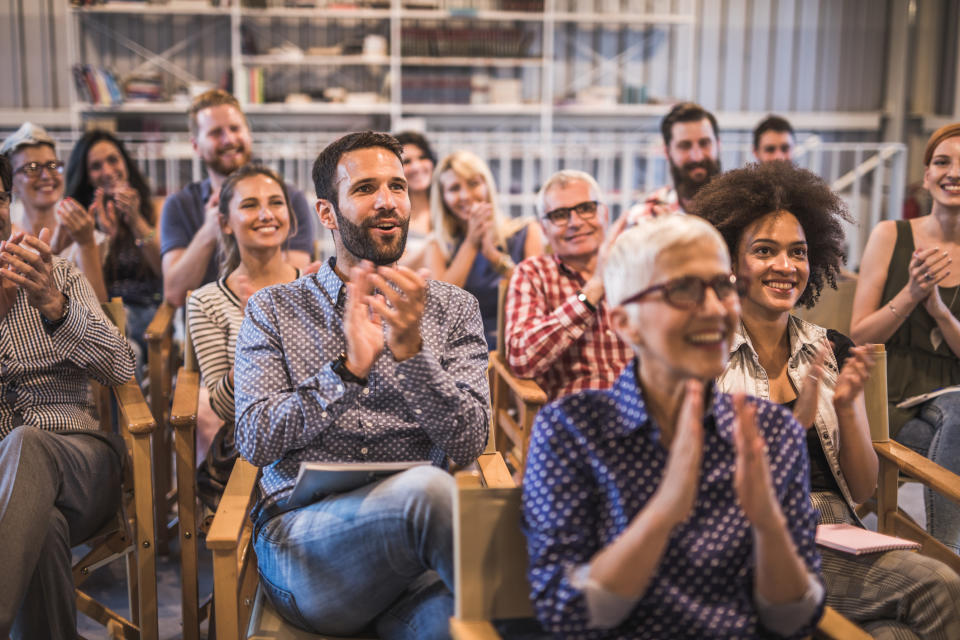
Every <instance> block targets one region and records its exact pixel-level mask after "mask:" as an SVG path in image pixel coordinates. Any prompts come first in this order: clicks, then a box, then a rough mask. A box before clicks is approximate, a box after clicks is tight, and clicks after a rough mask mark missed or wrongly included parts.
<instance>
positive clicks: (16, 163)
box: [10, 144, 63, 212]
mask: <svg viewBox="0 0 960 640" xmlns="http://www.w3.org/2000/svg"><path fill="white" fill-rule="evenodd" d="M56 161H57V154H56V153H54V151H53V149H52V148H50V147H49V146H47V145H45V144H38V145H34V146H31V147H23V148H22V149H20V150H19V151H17V152H16V153H14V154H13V157H11V158H10V164H12V165H13V171H14V174H13V189H12V191H13V193H14V195H16V196H17V198H18V199H20V200H21V201H22V202H23V205H24V207H25V208H26V209H27V211H28V212H31V211H38V210H40V209H49V208H50V207H53V206H54V205H55V204H57V202H59V201H60V199H61V198H62V197H63V174H62V173H60V172H57V171H50V170H49V169H46V168H44V169H42V170H41V171H40V173H39V174H37V175H35V176H28V175H27V174H26V172H24V171H17V169H20V168H21V167H23V166H24V165H26V164H29V163H31V162H38V163H40V164H46V163H48V162H56Z"/></svg>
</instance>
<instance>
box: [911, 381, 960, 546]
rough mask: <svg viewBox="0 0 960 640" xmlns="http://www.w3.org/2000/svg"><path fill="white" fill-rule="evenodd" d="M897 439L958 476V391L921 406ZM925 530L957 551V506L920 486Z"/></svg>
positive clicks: (959, 512)
mask: <svg viewBox="0 0 960 640" xmlns="http://www.w3.org/2000/svg"><path fill="white" fill-rule="evenodd" d="M896 439H897V441H898V442H900V443H901V444H903V445H905V446H907V447H910V448H911V449H913V450H914V451H916V452H917V453H920V454H923V455H925V456H926V457H928V458H930V459H931V460H933V461H934V462H936V463H937V464H939V465H940V466H942V467H944V468H945V469H947V470H949V471H951V472H953V473H955V474H958V475H960V392H957V393H948V394H945V395H942V396H939V397H937V398H934V399H933V400H930V401H929V402H926V403H925V404H924V405H923V406H922V407H921V408H920V413H918V414H917V417H915V418H913V419H912V420H910V421H909V422H907V423H906V424H905V425H903V427H902V428H901V429H900V431H899V433H897V437H896ZM924 497H925V499H926V506H927V530H928V531H929V532H930V534H931V535H932V536H933V537H934V538H936V539H937V540H939V541H940V542H942V543H943V544H945V545H947V546H948V547H950V548H951V549H953V550H954V551H955V552H957V553H960V506H957V505H956V504H954V503H953V502H951V501H950V500H948V499H947V498H945V497H943V496H942V495H940V494H939V493H937V492H936V491H932V490H931V489H929V488H926V489H924Z"/></svg>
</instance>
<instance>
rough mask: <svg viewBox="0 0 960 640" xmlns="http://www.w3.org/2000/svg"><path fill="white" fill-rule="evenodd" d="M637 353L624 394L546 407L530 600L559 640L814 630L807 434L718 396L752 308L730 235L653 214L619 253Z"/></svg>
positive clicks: (748, 404) (533, 497) (535, 488)
mask: <svg viewBox="0 0 960 640" xmlns="http://www.w3.org/2000/svg"><path fill="white" fill-rule="evenodd" d="M604 286H605V288H606V296H607V300H608V303H609V305H610V307H611V312H610V313H611V322H612V325H613V328H614V330H615V331H616V332H617V333H618V334H619V335H620V337H621V338H622V339H623V340H624V341H626V342H627V343H628V344H630V346H631V348H632V349H633V351H634V354H635V356H636V357H635V358H634V359H633V361H632V362H631V363H630V364H629V365H628V366H627V367H626V369H625V370H624V372H623V374H622V375H621V376H620V377H619V379H618V380H617V381H616V383H615V384H614V386H613V387H612V388H611V389H609V390H606V391H583V392H580V393H575V394H572V395H569V396H566V397H564V398H562V399H561V400H558V401H557V402H554V403H552V404H550V405H547V406H546V407H545V408H544V409H543V410H541V412H540V414H539V415H538V416H537V422H536V424H535V425H534V429H533V439H532V441H531V443H530V449H529V452H528V456H527V466H526V471H525V475H524V482H523V510H524V522H525V531H526V534H527V542H528V550H529V554H530V569H529V577H530V584H531V587H532V599H533V601H534V604H535V609H536V612H537V617H538V618H539V620H540V623H541V624H542V625H543V626H544V627H545V628H546V629H547V630H548V631H550V632H552V633H554V634H557V635H560V636H577V637H590V638H614V637H632V638H663V637H670V638H698V639H700V638H730V637H764V636H768V635H779V636H787V637H802V636H805V635H808V634H809V633H810V631H811V630H812V628H813V626H814V624H815V621H816V620H817V619H818V618H819V616H820V614H821V611H822V608H823V598H824V591H823V586H822V584H821V580H820V576H819V572H820V556H819V555H818V553H817V550H816V546H815V543H814V531H815V524H816V513H815V512H814V510H813V508H812V507H811V505H810V496H809V491H808V488H807V487H808V473H809V471H808V461H807V454H806V448H805V447H804V441H803V430H802V429H801V428H800V426H799V425H798V424H797V422H796V420H795V419H794V418H793V415H792V414H791V413H790V412H789V411H788V410H786V409H784V408H783V407H780V406H778V405H776V404H773V403H770V402H767V401H764V400H757V399H755V398H751V399H747V398H746V397H745V396H743V395H736V396H730V395H728V394H724V393H721V392H720V391H719V390H718V389H717V388H716V387H715V386H714V385H713V384H712V381H713V380H714V379H715V378H716V377H717V376H718V375H719V374H720V373H721V372H722V371H723V368H724V366H725V364H726V361H727V358H728V354H729V348H730V343H731V340H732V339H733V337H734V334H735V330H736V327H737V323H738V321H739V316H740V302H739V298H738V295H737V284H736V278H735V277H734V276H733V274H732V273H731V268H730V258H729V255H728V253H727V248H726V245H725V243H724V241H723V239H722V238H721V236H720V234H719V233H718V232H717V231H716V230H715V229H714V228H713V227H712V226H710V225H709V224H708V223H706V222H704V221H703V220H702V219H699V218H696V217H693V216H667V217H663V218H656V219H650V220H643V221H641V222H640V223H638V224H637V225H636V226H635V227H633V228H632V229H630V230H628V231H626V232H624V233H623V234H622V235H621V236H620V238H619V239H618V240H617V242H616V244H615V245H614V246H613V249H612V251H611V253H610V256H609V257H608V258H607V262H606V266H605V268H604Z"/></svg>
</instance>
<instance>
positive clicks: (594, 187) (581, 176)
mask: <svg viewBox="0 0 960 640" xmlns="http://www.w3.org/2000/svg"><path fill="white" fill-rule="evenodd" d="M571 182H586V183H587V186H589V187H590V196H591V197H592V198H593V199H594V200H596V201H597V202H602V198H601V196H600V185H598V184H597V181H596V180H594V178H593V176H592V175H590V174H589V173H587V172H585V171H577V170H576V169H564V170H563V171H557V172H556V173H555V174H553V175H552V176H550V177H549V178H547V181H546V182H544V183H543V186H542V187H540V191H538V192H537V211H539V212H540V213H539V215H540V216H543V215H544V214H545V213H546V212H547V211H546V209H547V202H546V201H547V191H549V190H550V189H553V188H554V187H565V186H567V185H568V184H570V183H571Z"/></svg>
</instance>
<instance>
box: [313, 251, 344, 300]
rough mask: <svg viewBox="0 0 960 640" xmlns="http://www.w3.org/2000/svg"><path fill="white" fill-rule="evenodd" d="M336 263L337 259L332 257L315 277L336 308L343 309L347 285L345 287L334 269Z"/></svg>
mask: <svg viewBox="0 0 960 640" xmlns="http://www.w3.org/2000/svg"><path fill="white" fill-rule="evenodd" d="M336 263H337V259H336V258H335V257H332V256H331V257H330V259H329V260H327V261H326V262H324V263H323V265H321V267H320V268H319V269H318V270H317V273H316V276H315V277H316V279H317V284H318V285H319V286H320V288H321V289H323V291H324V292H325V293H326V294H327V296H328V297H329V298H330V300H332V301H333V303H334V306H336V307H337V308H342V307H343V303H344V298H345V297H346V285H344V283H343V280H341V279H340V276H338V275H337V272H336V271H334V269H333V265H335V264H336Z"/></svg>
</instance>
